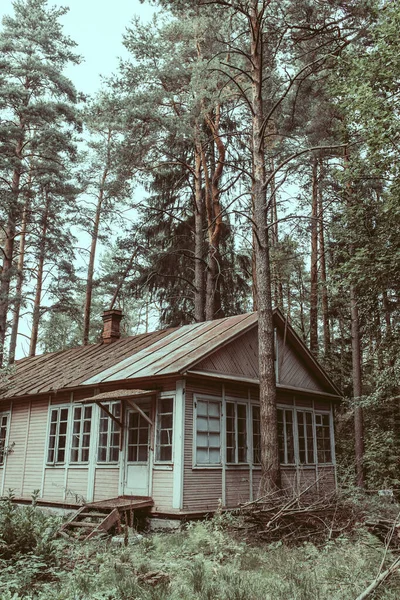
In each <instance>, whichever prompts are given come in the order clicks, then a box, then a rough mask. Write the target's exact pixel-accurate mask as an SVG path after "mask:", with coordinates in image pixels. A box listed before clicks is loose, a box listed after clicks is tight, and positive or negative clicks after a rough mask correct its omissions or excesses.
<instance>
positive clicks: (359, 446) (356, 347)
mask: <svg viewBox="0 0 400 600" xmlns="http://www.w3.org/2000/svg"><path fill="white" fill-rule="evenodd" d="M348 166H349V154H348V146H346V147H345V149H344V168H345V169H347V168H348ZM352 202H353V198H352V191H351V188H350V186H347V205H348V207H351V205H352ZM349 228H350V231H349V236H350V240H349V253H350V256H353V254H354V251H355V248H354V241H353V235H354V232H353V231H352V230H351V223H350V226H349ZM350 314H351V353H352V375H353V399H354V437H355V440H354V446H355V447H354V450H355V459H356V483H357V485H358V487H364V485H365V479H364V418H363V409H362V407H361V406H360V400H361V397H362V370H361V337H360V324H359V318H358V305H357V296H356V290H355V284H354V282H353V281H351V282H350Z"/></svg>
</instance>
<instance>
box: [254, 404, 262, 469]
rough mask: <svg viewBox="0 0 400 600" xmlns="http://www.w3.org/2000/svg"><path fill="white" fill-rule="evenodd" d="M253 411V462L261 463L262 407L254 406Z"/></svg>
mask: <svg viewBox="0 0 400 600" xmlns="http://www.w3.org/2000/svg"><path fill="white" fill-rule="evenodd" d="M252 413H253V463H254V464H255V465H259V464H260V462H261V454H260V452H261V429H260V407H259V406H252Z"/></svg>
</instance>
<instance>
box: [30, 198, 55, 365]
mask: <svg viewBox="0 0 400 600" xmlns="http://www.w3.org/2000/svg"><path fill="white" fill-rule="evenodd" d="M44 194H45V206H44V212H43V217H42V231H41V237H40V241H39V257H38V267H37V276H36V291H35V299H34V302H33V316H32V332H31V339H30V345H29V356H35V355H36V347H37V341H38V335H39V322H40V301H41V299H42V288H43V272H44V261H45V258H46V241H47V239H46V236H47V228H48V225H49V208H50V195H49V193H48V191H47V190H45V192H44Z"/></svg>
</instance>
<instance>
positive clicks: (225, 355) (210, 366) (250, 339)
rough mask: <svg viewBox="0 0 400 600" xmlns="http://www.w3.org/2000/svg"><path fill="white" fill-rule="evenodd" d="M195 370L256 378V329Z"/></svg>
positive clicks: (218, 351) (197, 366) (210, 357)
mask: <svg viewBox="0 0 400 600" xmlns="http://www.w3.org/2000/svg"><path fill="white" fill-rule="evenodd" d="M196 370H199V371H211V372H215V373H226V374H230V375H241V376H243V377H254V378H257V377H258V341H257V329H253V330H252V331H249V332H247V333H245V334H244V335H242V336H240V338H238V339H236V340H234V341H233V342H231V343H230V344H227V345H226V346H224V347H223V348H221V349H220V350H217V351H216V352H214V354H212V355H211V356H209V357H208V358H206V359H205V360H203V361H201V362H199V363H198V364H197V365H196Z"/></svg>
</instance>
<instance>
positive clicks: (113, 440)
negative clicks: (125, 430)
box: [97, 402, 121, 463]
mask: <svg viewBox="0 0 400 600" xmlns="http://www.w3.org/2000/svg"><path fill="white" fill-rule="evenodd" d="M104 406H105V407H106V408H107V410H108V411H109V412H111V413H112V414H113V415H114V417H116V419H117V420H118V421H120V420H121V404H120V402H113V403H112V404H105V405H104ZM119 439H120V426H119V425H118V423H116V422H115V421H114V419H112V418H111V417H109V416H108V415H107V413H106V412H105V411H104V410H102V411H101V414H100V428H99V445H98V450H97V461H98V462H107V463H108V462H118V459H119Z"/></svg>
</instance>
